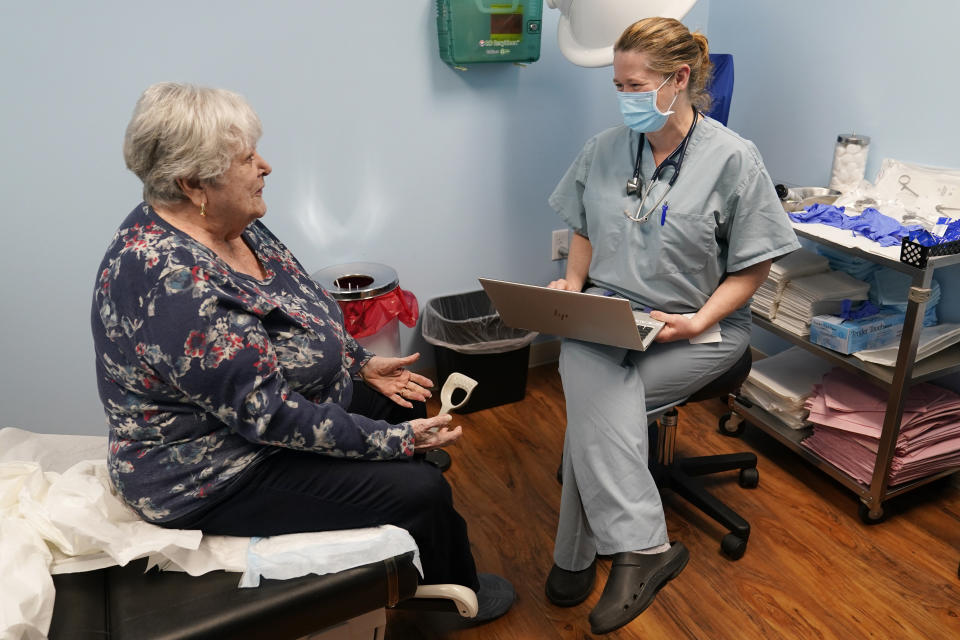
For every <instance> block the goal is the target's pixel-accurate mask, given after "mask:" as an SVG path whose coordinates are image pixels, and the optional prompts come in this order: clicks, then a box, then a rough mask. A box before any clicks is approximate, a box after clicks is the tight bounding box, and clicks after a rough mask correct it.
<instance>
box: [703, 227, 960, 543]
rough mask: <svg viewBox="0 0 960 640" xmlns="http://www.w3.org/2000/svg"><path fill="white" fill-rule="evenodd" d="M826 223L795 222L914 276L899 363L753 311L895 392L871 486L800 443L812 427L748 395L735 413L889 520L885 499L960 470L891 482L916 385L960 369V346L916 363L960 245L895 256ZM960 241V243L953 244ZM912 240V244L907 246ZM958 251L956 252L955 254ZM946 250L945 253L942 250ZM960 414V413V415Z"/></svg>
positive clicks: (806, 232)
mask: <svg viewBox="0 0 960 640" xmlns="http://www.w3.org/2000/svg"><path fill="white" fill-rule="evenodd" d="M818 227H822V225H817V224H815V225H800V224H797V225H794V229H795V231H796V232H797V235H798V236H801V237H804V238H807V239H809V240H812V241H814V242H816V243H818V244H821V245H824V246H827V247H830V248H832V249H834V250H838V251H842V252H845V253H847V254H849V255H852V256H856V257H859V258H864V259H866V260H870V261H872V262H875V263H877V264H879V265H881V266H884V267H890V268H892V269H896V270H897V271H901V272H903V273H905V274H907V275H909V276H910V278H911V279H912V282H911V287H910V292H909V296H908V302H907V311H906V318H905V321H904V325H903V335H902V336H901V338H900V348H899V351H898V354H897V362H896V365H895V366H894V367H892V368H891V367H884V366H881V365H877V364H872V363H868V362H864V361H862V360H859V359H857V358H856V357H854V356H852V355H851V356H847V355H843V354H841V353H839V352H836V351H832V350H830V349H826V348H824V347H821V346H819V345H816V344H814V343H812V342H810V341H809V340H808V339H807V337H806V336H800V335H797V334H794V333H791V332H789V331H786V330H784V329H782V328H780V327H779V326H777V325H774V324H773V323H772V322H770V321H769V320H767V319H765V318H763V317H762V316H759V315H757V314H754V315H753V322H754V325H755V326H758V327H761V328H762V329H765V330H767V331H769V332H770V333H772V334H774V335H776V336H778V337H780V338H782V339H784V340H787V341H788V342H790V343H792V344H795V345H797V346H799V347H802V348H804V349H806V350H808V351H810V352H812V353H815V354H817V355H818V356H820V357H822V358H825V359H827V360H829V361H830V362H832V363H834V364H836V365H839V366H841V367H845V368H847V369H849V370H852V371H854V372H855V373H858V374H860V375H862V376H863V377H864V378H866V379H867V380H869V381H871V382H873V383H874V384H876V385H877V386H879V387H881V388H883V389H884V390H886V391H887V392H888V393H889V398H888V401H887V408H886V413H885V416H884V421H883V430H882V432H881V436H880V444H879V449H878V451H877V458H876V464H875V466H874V470H873V476H872V478H871V481H870V484H869V485H865V484H863V483H861V482H860V481H858V480H856V479H854V478H853V477H851V476H849V475H848V474H847V473H845V472H844V471H842V470H840V469H838V468H837V467H835V466H834V465H833V464H832V463H830V462H828V461H827V460H825V459H824V458H822V457H821V456H820V455H818V454H817V453H814V452H813V451H811V450H809V449H807V448H806V447H804V446H802V445H801V444H800V442H801V441H802V440H803V439H804V438H806V437H807V436H808V435H810V433H811V432H812V427H806V428H804V429H800V430H797V429H792V428H790V427H788V426H787V425H785V424H784V423H783V422H781V421H780V420H779V419H777V418H776V417H774V416H773V415H771V414H770V413H768V412H767V411H764V410H763V409H762V408H761V407H759V406H756V405H754V404H751V403H750V402H749V401H747V400H745V399H744V398H742V397H739V396H736V397H734V399H733V402H732V408H733V411H734V412H735V414H737V415H739V416H740V417H741V418H743V419H744V420H746V421H747V422H748V423H749V424H752V425H754V426H756V427H757V428H759V429H760V430H761V431H764V432H765V433H767V434H769V435H771V436H773V437H774V438H776V439H777V440H779V441H780V442H781V443H783V444H784V445H786V446H787V447H788V448H789V449H791V450H793V451H795V452H796V453H798V454H799V455H801V456H802V457H803V458H805V459H806V460H807V461H808V462H810V463H812V464H814V465H815V466H816V467H818V468H819V469H821V470H822V471H824V472H825V473H827V474H828V475H829V476H831V477H832V478H834V479H835V480H837V481H838V482H840V483H841V484H842V485H844V486H846V487H847V488H849V489H850V490H852V491H853V492H855V493H856V494H857V496H858V497H859V498H860V502H861V504H860V509H859V513H860V518H861V519H862V520H863V521H864V522H865V523H867V524H874V523H877V522H880V521H882V520H883V519H884V511H883V503H884V502H885V501H886V500H888V499H890V498H893V497H895V496H898V495H901V494H904V493H907V492H908V491H912V490H913V489H916V488H918V487H920V486H922V485H924V484H927V483H929V482H932V481H934V480H936V479H938V478H942V477H943V476H946V475H949V474H951V473H954V472H956V471H960V466H957V467H953V468H950V469H946V470H943V471H940V472H938V473H935V474H932V475H930V476H927V477H924V478H920V479H917V480H913V481H909V482H905V483H903V484H901V485H897V486H895V487H890V486H888V478H889V475H890V466H891V461H892V460H893V456H894V450H895V446H896V442H897V437H898V436H899V434H900V422H901V419H902V417H903V407H904V402H905V399H906V397H907V393H908V391H909V388H910V386H912V385H914V384H918V383H920V382H926V381H929V380H931V379H934V378H939V377H941V376H944V375H947V374H950V373H955V372H958V371H960V345H954V346H952V347H950V348H947V349H945V350H943V351H940V352H938V353H936V354H934V355H932V356H930V357H928V358H925V359H924V360H922V361H920V362H919V363H915V360H916V355H917V347H918V345H919V341H920V331H921V329H922V328H923V315H924V311H925V309H926V304H927V301H928V300H929V299H930V293H931V284H932V281H933V273H934V271H935V270H936V269H938V268H940V267H946V266H950V265H953V264H958V263H960V246H956V247H947V246H946V245H940V246H939V247H932V248H930V249H931V250H929V251H928V249H927V248H923V249H922V250H918V249H917V245H913V244H912V243H906V244H905V246H904V247H903V249H902V252H901V257H900V259H896V258H893V257H890V255H889V252H886V253H880V252H873V251H867V250H864V249H860V248H856V247H853V248H852V247H848V246H844V245H842V244H838V243H836V242H833V241H831V240H829V239H827V238H825V237H823V236H822V235H818V234H817V233H816V229H817V228H818ZM950 244H951V245H960V243H950ZM907 245H909V246H907ZM951 251H956V253H950V252H951ZM940 253H943V254H944V255H937V254H940ZM958 419H960V416H958ZM720 428H721V430H722V431H726V432H727V433H728V434H732V433H738V432H739V430H740V428H742V426H739V427H738V426H737V425H736V424H735V423H734V424H732V423H730V422H727V421H724V422H722V423H721V426H720Z"/></svg>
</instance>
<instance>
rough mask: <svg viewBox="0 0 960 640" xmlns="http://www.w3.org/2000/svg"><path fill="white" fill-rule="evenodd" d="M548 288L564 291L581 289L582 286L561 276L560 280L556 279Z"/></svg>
mask: <svg viewBox="0 0 960 640" xmlns="http://www.w3.org/2000/svg"><path fill="white" fill-rule="evenodd" d="M547 288H548V289H562V290H564V291H580V287H578V286H576V285H575V284H573V283H572V282H570V281H569V280H566V279H565V278H560V279H559V280H554V281H553V282H551V283H550V284H548V285H547Z"/></svg>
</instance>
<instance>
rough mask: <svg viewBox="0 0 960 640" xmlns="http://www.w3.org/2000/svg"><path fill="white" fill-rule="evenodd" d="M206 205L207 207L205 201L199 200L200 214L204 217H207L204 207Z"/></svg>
mask: <svg viewBox="0 0 960 640" xmlns="http://www.w3.org/2000/svg"><path fill="white" fill-rule="evenodd" d="M206 207H207V203H206V202H201V203H200V215H201V216H203V217H204V218H206V217H207V209H206Z"/></svg>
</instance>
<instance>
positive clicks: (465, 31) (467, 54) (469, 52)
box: [437, 0, 543, 68]
mask: <svg viewBox="0 0 960 640" xmlns="http://www.w3.org/2000/svg"><path fill="white" fill-rule="evenodd" d="M542 16H543V0H499V1H498V0H493V1H491V0H437V37H438V39H439V43H440V57H441V58H442V59H443V61H444V62H446V63H447V64H449V65H451V66H453V67H456V68H462V67H463V65H467V64H477V63H481V62H482V63H486V62H518V63H525V62H535V61H536V60H537V59H539V58H540V28H541V18H542Z"/></svg>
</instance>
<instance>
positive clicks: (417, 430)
mask: <svg viewBox="0 0 960 640" xmlns="http://www.w3.org/2000/svg"><path fill="white" fill-rule="evenodd" d="M260 134H261V124H260V120H259V118H258V117H257V115H256V114H255V113H254V111H253V110H252V108H251V107H250V106H249V105H248V104H247V102H246V101H245V100H244V99H243V98H242V97H241V96H239V95H237V94H235V93H232V92H229V91H224V90H218V89H208V88H201V87H194V86H189V85H182V84H175V83H161V84H157V85H154V86H151V87H149V88H148V89H147V90H146V91H145V92H144V93H143V95H142V96H141V97H140V100H139V101H138V103H137V106H136V109H135V111H134V114H133V117H132V119H131V121H130V123H129V125H128V127H127V132H126V138H125V141H124V148H123V150H124V157H125V159H126V163H127V167H128V168H129V169H130V170H131V171H133V172H134V173H135V174H136V175H137V176H138V177H139V178H140V179H141V180H142V181H143V197H144V200H145V202H142V203H140V204H138V205H137V206H136V207H134V209H133V211H132V212H130V214H129V215H128V216H127V217H126V219H125V220H124V221H123V223H122V224H121V225H120V228H119V230H118V231H117V233H116V235H115V236H114V238H113V241H112V242H111V243H110V245H109V247H108V249H107V251H106V255H105V256H104V258H103V262H102V263H101V265H100V268H99V271H98V277H97V282H96V288H95V292H94V301H93V309H92V328H93V337H94V344H95V349H96V370H97V383H98V386H99V392H100V397H101V400H102V402H103V406H104V410H105V412H106V415H107V422H108V424H109V429H110V438H109V441H110V450H109V454H108V462H109V470H110V477H111V480H112V482H113V485H114V487H115V488H116V490H117V493H118V494H119V495H120V496H121V497H122V498H123V500H124V501H125V502H126V503H127V504H128V505H130V507H132V508H133V509H134V510H135V511H136V512H137V513H139V514H140V515H141V516H142V517H143V518H144V519H145V520H147V521H149V522H152V523H154V524H157V525H160V526H162V527H170V528H184V529H199V530H201V531H203V532H205V533H210V534H220V535H234V536H272V535H278V534H286V533H299V532H308V531H329V530H336V529H350V528H360V527H369V526H377V525H383V524H392V525H395V526H398V527H402V528H404V529H406V530H407V531H409V532H410V534H411V535H412V536H413V538H414V539H415V541H416V542H417V545H418V547H419V549H420V554H421V560H422V565H423V571H424V582H426V583H456V584H462V585H465V586H467V587H470V588H472V589H474V590H475V591H477V594H478V600H479V608H480V611H479V614H478V616H477V618H476V619H475V620H476V621H478V622H483V621H486V620H492V619H494V618H496V617H498V616H500V615H502V614H503V613H505V612H506V611H507V610H508V609H509V608H510V605H511V604H512V602H513V599H514V592H513V588H512V587H511V585H510V583H509V582H507V581H506V580H504V579H503V578H500V577H498V576H495V575H491V574H480V575H479V576H478V574H477V572H476V568H475V565H474V561H473V556H472V554H471V552H470V543H469V540H468V538H467V528H466V523H465V522H464V521H463V519H462V518H461V517H460V515H459V514H458V513H457V512H456V510H455V509H454V506H453V500H452V495H451V491H450V487H449V485H448V484H447V482H446V481H445V480H444V478H443V476H442V475H441V472H440V470H439V469H438V468H437V467H436V466H434V465H431V464H429V463H428V462H426V461H425V460H424V457H423V456H415V455H414V453H417V452H423V451H429V450H432V449H436V448H438V447H443V446H445V445H447V444H449V443H452V442H454V441H455V440H456V439H457V438H458V437H459V436H460V434H461V430H460V427H456V428H453V429H451V428H450V425H449V423H450V417H449V416H437V417H433V418H426V417H425V415H426V412H425V405H424V404H423V403H424V402H425V400H426V399H427V398H428V397H429V396H430V391H429V389H430V387H431V386H432V383H431V382H430V380H429V379H427V378H425V377H423V376H420V375H417V374H415V373H412V372H411V371H409V370H408V369H407V368H406V367H407V366H408V365H410V364H411V363H412V362H414V361H415V360H416V358H417V354H414V355H411V356H408V357H405V358H384V357H378V356H375V355H373V354H371V353H370V352H368V351H366V350H365V349H363V348H362V347H360V346H359V345H358V344H357V343H356V342H355V341H354V340H353V339H352V338H351V337H350V335H349V334H348V333H347V332H346V330H345V329H344V326H343V318H342V314H341V311H340V308H339V306H338V305H337V303H336V302H335V301H334V300H333V298H331V297H330V295H329V294H328V293H327V292H326V291H325V290H323V288H322V287H320V286H319V285H318V284H317V283H316V282H314V281H313V280H312V279H311V278H310V277H309V276H308V275H307V273H306V271H305V270H304V268H303V267H302V265H301V264H300V263H299V262H298V261H297V259H296V258H294V256H293V255H292V254H291V253H290V251H289V250H288V249H287V248H286V247H285V246H284V245H283V244H282V243H281V242H280V241H279V240H278V239H277V238H276V237H275V236H274V235H273V234H272V233H270V231H269V230H268V229H267V228H266V227H265V226H264V225H263V223H262V222H260V218H261V217H263V215H264V214H265V213H266V210H267V206H266V203H265V202H264V199H263V189H264V184H265V178H266V176H268V175H269V174H270V172H271V167H270V165H269V164H268V163H267V161H266V160H264V159H263V158H262V157H261V156H260V154H259V153H258V152H257V148H256V145H257V141H258V139H259V138H260ZM414 403H416V404H414Z"/></svg>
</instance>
